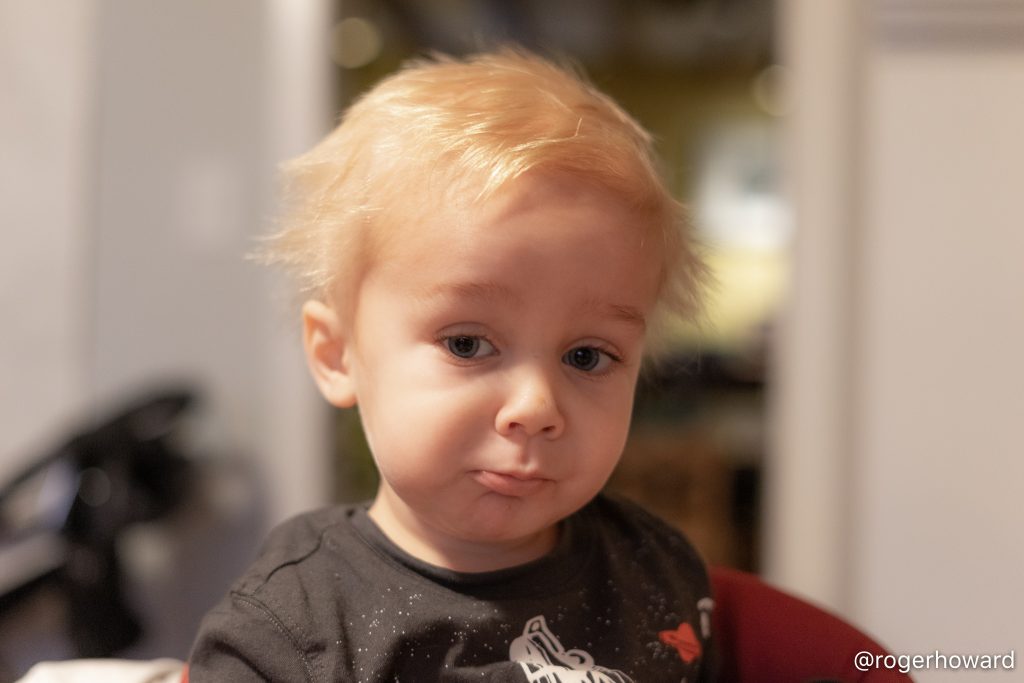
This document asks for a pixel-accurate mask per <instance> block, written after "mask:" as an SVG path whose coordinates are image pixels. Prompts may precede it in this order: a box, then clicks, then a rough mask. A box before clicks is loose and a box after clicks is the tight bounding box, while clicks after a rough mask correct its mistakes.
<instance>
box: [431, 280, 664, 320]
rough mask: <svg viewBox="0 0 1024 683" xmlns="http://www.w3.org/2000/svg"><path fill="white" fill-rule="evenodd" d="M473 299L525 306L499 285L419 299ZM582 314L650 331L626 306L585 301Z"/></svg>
mask: <svg viewBox="0 0 1024 683" xmlns="http://www.w3.org/2000/svg"><path fill="white" fill-rule="evenodd" d="M447 297H450V298H455V299H470V300H474V301H481V302H484V303H491V302H501V303H505V304H509V305H512V306H518V305H521V304H522V299H521V297H519V296H518V295H517V294H516V293H515V292H513V291H512V290H511V289H509V288H508V287H505V286H504V285H501V284H498V283H497V282H490V281H484V282H443V283H441V284H438V285H435V286H433V287H431V288H430V289H428V290H426V291H425V292H423V293H422V294H420V295H419V297H418V298H419V299H421V300H422V301H424V302H427V303H429V302H431V301H434V300H436V299H441V298H447ZM579 310H581V311H586V312H594V313H596V314H598V315H601V316H604V317H607V318H611V319H612V320H617V321H620V322H624V323H626V324H628V325H631V326H633V327H637V328H639V329H640V330H641V331H642V330H646V329H647V318H646V316H644V314H643V312H642V311H641V310H640V309H638V308H636V307H635V306H627V305H624V304H608V303H603V302H601V301H598V300H597V299H594V298H588V299H586V300H584V301H583V302H582V303H581V304H580V306H579Z"/></svg>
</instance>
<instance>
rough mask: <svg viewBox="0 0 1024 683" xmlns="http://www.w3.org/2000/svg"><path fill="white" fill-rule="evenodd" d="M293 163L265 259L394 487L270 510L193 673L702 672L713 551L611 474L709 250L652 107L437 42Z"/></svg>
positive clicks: (312, 356) (272, 676) (411, 676)
mask: <svg viewBox="0 0 1024 683" xmlns="http://www.w3.org/2000/svg"><path fill="white" fill-rule="evenodd" d="M285 175H286V181H287V183H286V191H287V192H288V197H289V199H290V200H291V201H290V203H289V207H288V210H287V213H286V216H285V225H284V226H283V230H282V231H281V232H280V233H279V234H278V235H276V236H275V237H274V238H273V239H272V241H271V242H270V247H269V249H268V255H269V258H270V260H272V261H274V262H276V263H278V264H281V265H283V266H284V267H285V268H286V269H288V270H289V271H290V272H291V273H292V274H293V275H294V276H295V277H296V279H297V280H298V282H299V284H300V285H301V287H302V290H303V292H304V294H305V297H306V298H307V300H306V302H305V304H304V305H303V307H302V324H303V342H304V347H305V351H306V356H307V359H308V362H309V367H310V370H311V372H312V375H313V378H314V380H315V381H316V384H317V386H318V387H319V388H320V391H321V392H322V393H323V395H324V397H325V398H326V399H327V400H328V401H329V402H330V403H331V404H333V405H335V406H338V407H339V408H348V407H352V406H358V408H359V414H360V418H361V420H362V424H363V427H364V429H365V433H366V436H367V439H368V442H369V445H370V449H371V451H372V453H373V457H374V461H375V463H376V465H377V467H378V469H379V471H380V486H379V490H378V491H377V494H376V496H375V498H374V499H373V501H372V502H369V503H367V504H364V505H347V506H336V507H332V508H329V509H325V510H321V511H318V512H313V513H309V514H305V515H302V516H300V517H298V518H297V519H294V520H292V521H289V522H287V523H285V524H284V525H282V526H281V527H279V528H278V529H276V530H275V531H274V532H273V533H272V534H271V536H270V538H269V540H268V541H267V542H266V545H265V547H264V549H263V551H262V553H261V555H260V557H259V558H258V559H257V560H256V562H255V563H254V564H253V566H252V567H251V568H250V569H249V570H248V572H247V573H246V574H245V575H244V576H243V577H242V578H241V579H240V580H238V582H237V583H236V584H235V585H234V586H233V587H232V589H231V591H230V593H229V594H228V596H227V597H226V598H225V599H224V600H223V601H222V602H221V604H220V605H218V606H217V607H216V608H214V609H213V610H212V611H211V612H210V613H209V614H208V615H207V616H206V618H205V620H204V621H203V624H202V626H201V629H200V632H199V635H198V638H197V641H196V644H195V646H194V649H193V652H192V655H191V662H190V667H191V669H190V671H191V680H192V682H193V683H203V682H204V681H232V682H236V681H264V680H266V681H325V682H326V681H370V682H376V681H402V682H412V683H415V682H418V681H451V682H456V681H517V682H523V681H534V682H543V683H555V682H556V681H561V682H563V683H566V682H571V681H591V682H614V683H624V682H627V681H636V682H641V681H642V682H644V683H651V682H657V681H672V682H673V683H675V682H678V681H698V680H706V679H707V678H708V677H709V668H710V667H709V660H710V658H711V657H710V654H711V653H710V648H711V641H710V611H711V605H712V603H711V600H710V597H709V587H708V580H707V576H706V573H705V570H704V567H703V565H702V562H701V560H700V559H699V557H698V555H697V553H696V552H695V551H694V549H693V548H692V547H691V545H690V544H689V543H688V542H687V540H686V539H685V538H684V537H683V536H681V535H680V534H679V533H678V532H676V531H674V530H673V529H671V528H670V527H668V526H667V525H666V524H664V523H662V522H660V521H659V520H658V519H656V518H654V517H652V516H651V515H649V514H647V513H645V512H644V511H643V510H641V509H639V508H638V507H636V506H635V505H633V504H631V503H628V502H625V501H621V500H615V499H612V498H610V497H607V496H604V495H602V494H600V493H599V492H600V490H601V488H602V486H603V485H604V484H605V482H606V481H607V479H608V477H609V475H610V474H611V472H612V469H613V468H614V467H615V465H616V463H617V461H618V459H619V456H620V454H621V452H622V449H623V446H624V443H625V440H626V435H627V432H628V429H629V421H630V414H631V410H632V404H633V393H634V388H635V385H636V381H637V376H638V373H639V371H640V367H641V361H642V359H643V358H644V356H645V353H646V352H649V351H650V349H651V345H652V344H656V343H657V341H658V337H659V333H660V332H661V331H662V330H663V328H664V324H665V321H666V320H668V319H670V318H671V317H673V316H675V317H680V316H682V317H687V316H692V315H693V314H694V311H695V308H696V291H697V285H698V281H699V279H700V275H701V273H702V272H703V271H702V266H701V265H700V262H699V260H698V259H697V258H696V257H695V255H694V252H693V248H692V244H691V242H690V240H689V238H688V236H687V233H686V226H685V222H684V221H683V218H682V215H681V209H680V207H679V205H678V204H677V203H676V202H675V201H674V200H673V199H672V198H671V196H670V195H669V193H668V192H667V190H666V188H665V186H664V184H663V182H662V180H661V178H660V177H659V175H658V173H657V171H656V169H655V164H654V162H653V159H652V153H651V145H650V139H649V136H648V135H647V134H646V133H645V132H644V130H643V129H642V128H640V127H639V126H638V125H637V124H636V123H635V122H634V121H633V120H632V119H631V118H630V117H629V116H628V115H627V114H625V113H624V112H623V111H622V110H621V109H620V108H619V107H618V106H617V105H616V104H615V103H614V102H612V101H611V100H610V99H609V98H608V97H606V96H604V95H602V94H601V93H599V92H597V91H596V90H595V89H594V88H593V87H591V86H590V85H588V84H586V83H585V82H583V81H582V80H581V79H580V78H579V77H577V76H576V75H574V74H573V73H571V72H570V71H568V70H565V69H563V68H561V67H558V66H555V65H553V64H551V63H549V62H547V61H545V60H543V59H541V58H539V57H536V56H533V55H530V54H527V53H525V52H522V51H518V50H512V49H505V50H501V51H498V52H494V53H488V54H481V55H477V56H474V57H470V58H468V59H465V60H456V59H450V58H445V57H436V58H434V59H431V60H426V61H418V62H415V63H412V64H410V65H407V66H406V67H405V68H404V69H403V70H401V71H400V72H398V73H397V74H395V75H393V76H391V77H390V78H388V79H386V80H384V81H382V82H381V83H380V84H379V85H377V86H376V87H375V88H374V89H373V90H372V91H370V92H369V93H368V94H367V95H365V96H364V97H363V98H362V99H361V100H359V101H358V102H357V103H356V104H355V105H353V106H352V107H351V108H350V109H349V111H348V112H347V114H346V115H345V117H344V119H343V120H342V122H341V124H340V125H339V126H338V127H337V128H336V129H335V130H334V131H333V132H332V133H331V134H330V135H328V136H327V138H326V139H325V140H323V141H322V142H321V143H320V144H319V145H318V146H317V147H315V148H314V149H313V150H312V151H310V152H309V153H307V154H306V155H304V156H302V157H300V158H299V159H297V160H296V161H294V162H292V163H291V164H290V165H289V166H287V167H286V170H285ZM282 457H287V454H282Z"/></svg>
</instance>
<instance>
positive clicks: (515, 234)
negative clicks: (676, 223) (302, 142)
mask: <svg viewBox="0 0 1024 683" xmlns="http://www.w3.org/2000/svg"><path fill="white" fill-rule="evenodd" d="M472 194H473V193H472V192H471V191H466V190H465V189H464V188H463V189H461V190H460V191H453V192H445V193H441V194H438V195H435V196H434V197H428V198H424V199H423V201H420V202H415V201H411V202H409V203H408V204H407V205H406V207H405V208H404V210H401V211H399V212H397V215H396V218H395V220H393V221H389V222H392V225H390V226H389V227H388V228H387V229H386V231H385V234H384V237H383V239H382V240H381V241H380V242H379V243H378V249H377V250H376V251H377V253H376V254H375V256H374V260H375V265H374V267H373V270H374V271H377V272H380V273H384V274H387V275H389V276H390V277H391V278H392V279H393V280H395V281H396V282H398V283H404V285H405V286H406V287H407V288H409V289H411V290H415V291H417V292H418V293H419V294H421V295H422V294H425V293H428V292H436V291H449V292H450V293H452V294H457V295H460V296H462V297H464V298H467V299H478V300H484V299H492V300H501V301H502V302H503V303H509V304H517V303H520V304H521V303H522V302H517V299H521V298H523V292H524V291H526V289H527V288H524V287H522V286H520V285H521V283H523V282H524V281H525V282H528V281H532V280H540V281H543V282H546V283H548V284H549V285H551V286H552V287H555V288H557V291H552V292H551V294H552V295H555V294H558V295H559V296H561V297H563V298H565V297H570V296H571V297H573V298H574V300H576V302H577V303H578V304H579V305H581V306H582V305H591V304H593V302H594V301H595V300H602V301H608V300H610V297H611V295H612V294H615V293H616V291H617V290H626V289H629V290H630V291H631V293H632V294H634V296H632V299H633V300H632V301H631V302H630V303H629V306H634V307H636V306H638V305H639V304H640V303H646V302H645V301H642V300H645V299H646V298H651V299H652V300H653V298H654V292H655V290H656V289H657V282H658V280H659V278H660V273H661V269H662V254H661V252H659V250H658V249H657V243H658V240H657V239H656V231H655V230H654V229H652V227H651V225H650V221H649V220H648V217H646V216H644V215H643V214H641V213H640V212H638V211H636V210H634V209H632V208H631V207H630V206H629V205H628V204H626V203H625V202H623V201H621V200H619V199H618V198H617V197H615V196H614V195H610V194H609V193H607V192H601V191H600V190H598V189H597V188H594V187H590V186H587V185H585V184H583V183H581V182H579V181H576V180H574V179H572V178H566V177H563V176H557V175H550V174H549V175H540V174H536V175H532V176H526V177H524V178H522V179H520V180H517V181H515V182H513V183H511V184H510V185H508V186H506V187H504V188H502V189H501V190H499V191H498V192H496V193H495V194H494V195H493V196H492V197H489V198H487V199H485V200H482V201H474V200H473V199H471V197H472ZM531 293H533V294H535V293H536V292H535V291H534V292H531ZM611 298H614V297H611ZM618 298H620V299H621V298H622V297H621V296H620V297H618Z"/></svg>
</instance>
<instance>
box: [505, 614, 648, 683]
mask: <svg viewBox="0 0 1024 683" xmlns="http://www.w3.org/2000/svg"><path fill="white" fill-rule="evenodd" d="M508 656H509V659H511V660H512V661H513V662H519V665H520V666H522V667H523V671H524V672H525V673H526V680H528V681H530V683H633V679H632V678H630V677H629V676H627V675H626V674H624V673H622V672H621V671H616V670H614V669H606V668H604V667H603V666H597V665H595V664H594V658H593V657H591V656H590V654H589V653H588V652H586V651H584V650H566V649H565V647H564V646H563V645H562V643H561V642H560V641H559V640H558V638H557V637H555V634H553V633H552V632H551V629H549V628H548V624H547V621H545V620H544V617H543V616H536V617H533V618H532V619H530V620H529V621H527V622H526V627H525V628H523V635H521V636H519V637H518V638H516V639H515V640H513V641H512V644H511V645H509V648H508Z"/></svg>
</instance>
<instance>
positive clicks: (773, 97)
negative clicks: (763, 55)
mask: <svg viewBox="0 0 1024 683" xmlns="http://www.w3.org/2000/svg"><path fill="white" fill-rule="evenodd" d="M750 90H751V94H752V95H753V97H754V102H756V103H757V106H758V107H760V108H761V109H762V110H763V111H764V112H765V113H767V114H769V115H771V116H783V115H784V114H786V113H788V111H789V109H788V107H787V102H786V70H785V69H784V68H783V67H782V66H779V65H778V64H772V65H771V66H768V67H765V68H764V69H762V70H761V72H760V73H758V74H757V76H755V77H754V81H753V83H751V84H750Z"/></svg>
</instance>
